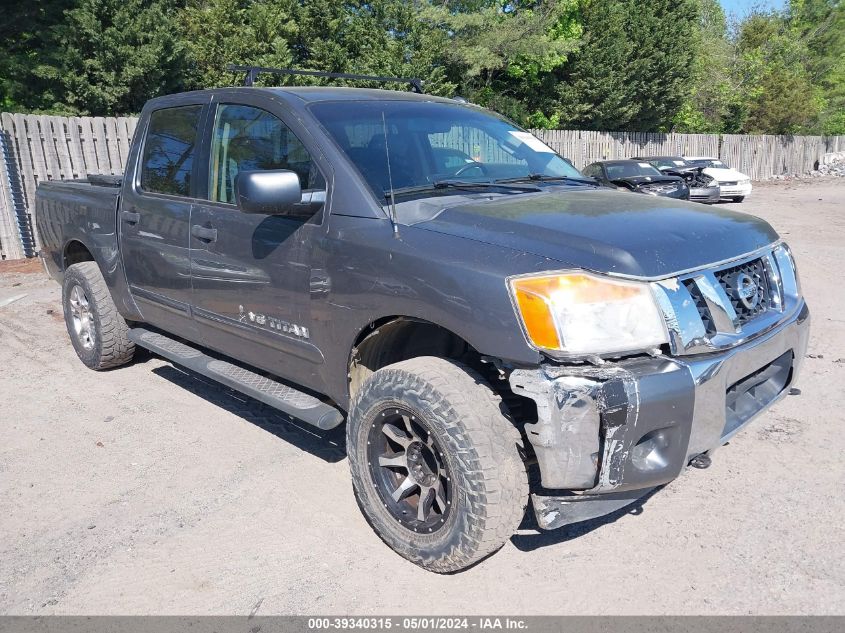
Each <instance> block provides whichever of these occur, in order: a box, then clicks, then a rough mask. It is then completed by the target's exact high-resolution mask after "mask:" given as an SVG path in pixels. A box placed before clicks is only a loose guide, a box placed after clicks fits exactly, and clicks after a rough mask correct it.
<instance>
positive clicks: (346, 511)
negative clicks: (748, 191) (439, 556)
mask: <svg viewBox="0 0 845 633" xmlns="http://www.w3.org/2000/svg"><path fill="white" fill-rule="evenodd" d="M732 208H734V209H738V210H741V211H746V212H749V213H756V214H758V215H761V216H763V217H764V218H766V219H767V220H769V221H770V222H771V223H772V224H773V225H774V226H775V227H776V228H777V229H778V230H779V231H780V232H781V234H782V235H784V236H785V237H786V238H787V239H788V241H789V242H790V244H791V245H792V247H793V249H794V251H795V252H796V256H797V259H798V263H799V268H800V272H801V278H802V282H803V285H804V291H805V294H806V296H807V298H808V301H809V303H810V307H811V310H812V312H813V319H814V321H813V334H812V339H811V341H810V349H809V354H810V357H809V358H808V359H807V360H806V362H805V371H804V374H803V376H802V378H801V380H800V383H799V384H800V388H801V392H802V393H801V394H800V395H797V396H790V397H788V398H786V399H785V400H783V401H781V402H780V403H779V404H778V405H777V406H775V407H774V408H773V409H772V410H771V411H770V412H768V413H766V414H765V415H763V416H762V417H760V418H758V419H757V420H755V421H754V422H753V423H752V424H751V425H750V426H749V427H748V428H747V429H746V430H745V431H744V432H742V433H741V434H740V435H738V436H737V437H736V438H734V439H733V440H732V441H731V442H730V445H729V446H727V447H725V448H723V449H721V450H720V451H718V452H717V453H716V454H715V456H714V460H713V465H712V467H711V468H710V469H708V470H703V471H700V470H690V471H689V472H687V473H685V474H684V475H682V476H681V477H680V478H679V479H678V480H676V481H675V482H673V483H671V484H670V485H668V486H667V487H666V488H665V489H663V490H662V491H660V492H658V493H657V494H655V495H653V496H651V497H650V498H649V499H647V500H646V501H645V502H644V503H642V504H641V505H640V506H638V507H636V508H635V509H633V510H632V511H628V512H625V511H622V512H619V513H617V514H615V515H612V516H611V517H609V518H608V519H606V520H600V521H594V522H590V523H587V524H582V525H580V526H577V527H575V528H572V529H568V530H567V529H564V530H559V531H556V532H550V533H537V532H535V531H532V530H530V529H525V530H522V531H521V532H520V533H519V534H517V535H516V536H514V537H513V539H512V540H511V542H510V543H507V544H506V545H505V547H504V548H503V549H502V550H501V551H500V552H499V553H498V554H496V555H495V556H493V557H492V558H490V559H488V560H486V561H485V562H483V563H481V564H480V565H478V566H476V567H474V568H473V569H471V570H469V571H467V572H464V573H461V574H456V575H452V576H438V575H435V574H431V573H428V572H425V571H423V570H421V569H419V568H417V567H415V566H414V565H412V564H410V563H407V562H405V561H404V560H403V559H401V558H399V557H398V556H397V555H395V554H394V553H393V552H391V551H390V550H389V549H387V547H385V546H384V545H383V544H382V543H381V541H380V540H379V539H378V538H377V537H376V536H375V534H373V533H372V531H371V530H370V528H369V527H368V526H367V524H366V522H365V521H364V519H363V518H362V516H361V514H360V513H359V511H358V509H357V507H356V505H355V502H354V500H353V497H352V490H351V486H350V483H349V475H348V472H347V464H346V461H345V459H344V451H343V448H342V443H341V442H340V438H339V437H338V435H336V434H333V435H330V436H327V437H326V436H323V437H321V436H318V435H317V434H315V433H314V432H312V431H311V430H310V429H306V428H300V427H298V426H296V425H295V424H293V423H291V422H290V421H288V420H287V419H286V418H284V416H282V415H280V414H277V413H275V412H273V411H271V410H269V409H267V408H266V407H264V406H262V405H260V404H257V403H256V402H254V401H250V400H247V399H245V398H243V397H241V396H239V395H237V394H233V393H231V392H229V391H227V390H225V389H223V388H220V387H219V386H216V385H215V384H214V383H211V382H209V381H206V380H205V379H203V378H199V377H197V376H194V375H191V374H187V373H185V372H183V371H181V370H179V369H177V368H175V367H173V366H171V365H170V364H168V363H165V362H163V361H161V360H159V359H157V358H154V357H152V356H149V355H146V354H145V355H139V356H140V357H139V358H138V360H136V362H134V363H133V364H132V365H130V366H128V367H125V368H121V369H118V370H114V371H110V372H105V373H99V374H96V373H93V372H90V371H89V370H87V369H85V368H84V367H83V365H82V364H81V363H80V362H79V361H78V360H77V359H76V356H75V355H74V352H73V349H72V348H71V346H70V344H69V342H68V340H67V335H66V332H65V330H64V324H63V322H62V317H61V306H60V300H59V289H58V286H57V285H56V284H55V283H54V282H52V281H49V280H47V279H45V278H44V277H43V276H42V275H41V274H40V269H38V268H33V266H32V265H31V263H28V264H25V265H20V264H15V263H9V262H6V263H2V264H0V394H2V399H1V400H0V402H2V409H0V420H2V422H0V512H2V518H0V613H4V614H51V613H62V614H149V613H166V614H249V613H252V612H256V613H258V614H261V615H267V614H278V613H299V614H303V613H309V614H310V613H320V614H351V613H354V614H394V615H396V614H417V615H430V614H449V613H452V614H469V613H478V614H485V613H486V614H489V613H512V614H575V613H578V614H616V613H624V614H653V613H666V614H695V613H708V614H711V613H721V614H803V613H826V614H836V613H839V614H841V613H845V565H843V551H845V550H843V548H842V542H843V541H845V531H843V527H842V516H843V514H845V495H843V493H842V490H843V488H842V482H843V480H845V469H843V458H842V455H843V454H845V441H843V433H842V429H843V422H845V414H843V412H842V406H843V404H845V393H844V391H845V390H843V384H845V316H844V315H845V292H844V291H843V289H842V286H841V285H840V279H841V278H840V275H841V274H842V272H841V271H842V270H845V181H841V180H840V181H834V180H821V181H819V180H815V181H812V182H810V183H806V182H795V181H791V182H780V183H773V184H769V185H761V186H759V187H757V188H756V189H755V191H754V195H753V196H752V197H751V198H749V199H748V200H747V201H746V202H745V203H743V204H742V205H736V204H735V205H732ZM27 271H29V272H27ZM22 294H25V295H26V296H25V297H23V298H20V299H18V300H16V301H14V302H12V303H6V300H8V299H11V298H13V297H16V296H18V295H22ZM4 304H5V305H4Z"/></svg>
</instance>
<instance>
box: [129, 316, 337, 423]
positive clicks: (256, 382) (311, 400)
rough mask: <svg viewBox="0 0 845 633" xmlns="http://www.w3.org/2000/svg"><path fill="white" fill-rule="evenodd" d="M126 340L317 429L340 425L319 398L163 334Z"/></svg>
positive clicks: (134, 332) (132, 333)
mask: <svg viewBox="0 0 845 633" xmlns="http://www.w3.org/2000/svg"><path fill="white" fill-rule="evenodd" d="M129 340H130V341H132V342H133V343H135V345H140V346H141V347H144V348H146V349H148V350H150V351H151V352H154V353H156V354H158V355H159V356H163V357H164V358H166V359H167V360H169V361H171V362H174V363H176V364H178V365H182V366H183V367H186V368H188V369H190V370H192V371H195V372H196V373H198V374H202V375H203V376H206V377H207V378H211V379H212V380H216V381H217V382H220V383H222V384H224V385H226V386H227V387H231V388H232V389H234V390H236V391H240V392H241V393H243V394H245V395H247V396H250V397H251V398H255V399H256V400H260V401H261V402H263V403H264V404H267V405H270V406H271V407H273V408H274V409H278V410H279V411H282V412H284V413H287V414H288V415H292V416H293V417H295V418H298V419H299V420H302V421H303V422H307V423H308V424H313V425H314V426H316V427H317V428H320V429H323V430H329V429H333V428H335V427H336V426H338V425H339V424H340V423H341V422H343V414H342V413H341V412H340V410H338V409H336V408H335V407H333V406H331V405H330V404H326V403H325V402H323V401H322V400H320V399H319V398H316V397H314V396H312V395H309V394H307V393H303V392H302V391H298V390H296V389H294V388H293V387H290V386H288V385H286V384H284V383H281V382H277V381H275V380H272V379H270V378H267V377H265V376H262V375H260V374H257V373H255V372H253V371H250V370H248V369H244V368H243V367H239V366H238V365H234V364H232V363H227V362H226V361H222V360H218V359H216V358H212V357H211V356H208V355H206V354H203V353H202V352H201V351H200V350H198V349H196V348H194V347H191V346H190V345H186V344H185V343H182V342H180V341H177V340H174V339H172V338H169V337H167V336H164V335H163V334H159V333H157V332H151V331H150V330H145V329H144V328H132V329H131V330H129Z"/></svg>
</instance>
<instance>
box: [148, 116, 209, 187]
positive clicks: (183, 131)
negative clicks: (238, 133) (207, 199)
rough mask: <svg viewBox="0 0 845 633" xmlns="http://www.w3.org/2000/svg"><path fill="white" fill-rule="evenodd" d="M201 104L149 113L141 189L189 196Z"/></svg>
mask: <svg viewBox="0 0 845 633" xmlns="http://www.w3.org/2000/svg"><path fill="white" fill-rule="evenodd" d="M201 113H202V106H201V105H191V106H183V107H179V108H164V109H162V110H156V111H155V112H153V113H152V114H151V115H150V125H149V128H148V129H147V138H146V140H145V141H144V155H143V157H142V163H141V189H143V190H144V191H150V192H153V193H167V194H170V195H174V196H189V195H191V170H192V169H193V166H194V155H195V154H196V151H197V129H198V127H199V121H200V114H201Z"/></svg>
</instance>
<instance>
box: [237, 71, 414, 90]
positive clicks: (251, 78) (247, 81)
mask: <svg viewBox="0 0 845 633" xmlns="http://www.w3.org/2000/svg"><path fill="white" fill-rule="evenodd" d="M226 70H229V71H231V72H233V73H246V77H244V86H251V85H253V84H254V83H255V80H256V79H257V78H258V75H261V74H269V75H305V76H308V77H330V78H332V79H356V80H360V81H394V82H400V83H405V84H408V85H409V86H410V87H411V90H412V91H413V92H416V93H417V94H422V93H423V89H422V80H420V79H417V78H415V77H414V78H402V77H376V76H374V75H350V74H349V73H326V72H322V71H319V70H294V69H292V68H265V67H263V66H235V65H234V64H230V65H228V66H227V67H226Z"/></svg>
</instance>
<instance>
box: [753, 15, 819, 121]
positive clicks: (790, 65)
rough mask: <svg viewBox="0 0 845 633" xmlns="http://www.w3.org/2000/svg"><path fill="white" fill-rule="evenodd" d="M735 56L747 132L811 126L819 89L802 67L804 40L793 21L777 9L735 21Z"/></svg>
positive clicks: (805, 54) (805, 53) (816, 114)
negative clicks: (743, 91)
mask: <svg viewBox="0 0 845 633" xmlns="http://www.w3.org/2000/svg"><path fill="white" fill-rule="evenodd" d="M737 47H738V52H739V55H740V56H741V60H742V65H743V73H744V74H745V75H746V77H747V79H746V81H745V82H744V85H745V89H746V101H747V107H748V118H747V120H746V122H745V125H744V128H743V131H744V132H749V133H752V134H797V133H801V132H807V131H812V130H814V129H815V127H816V125H817V123H818V119H819V115H820V112H821V110H822V107H823V100H822V94H821V92H820V90H819V88H818V86H817V85H814V84H813V82H812V79H811V75H810V73H809V72H808V69H807V67H806V65H805V64H806V61H807V58H808V56H809V55H810V51H809V49H808V46H807V41H806V39H805V38H802V37H801V35H800V31H799V29H797V28H796V25H795V23H793V22H791V21H790V20H789V18H788V16H787V15H785V14H783V13H780V12H759V13H755V14H752V15H751V16H749V17H748V18H747V19H746V20H745V21H743V23H742V24H741V27H740V31H739V36H738V41H737Z"/></svg>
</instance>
